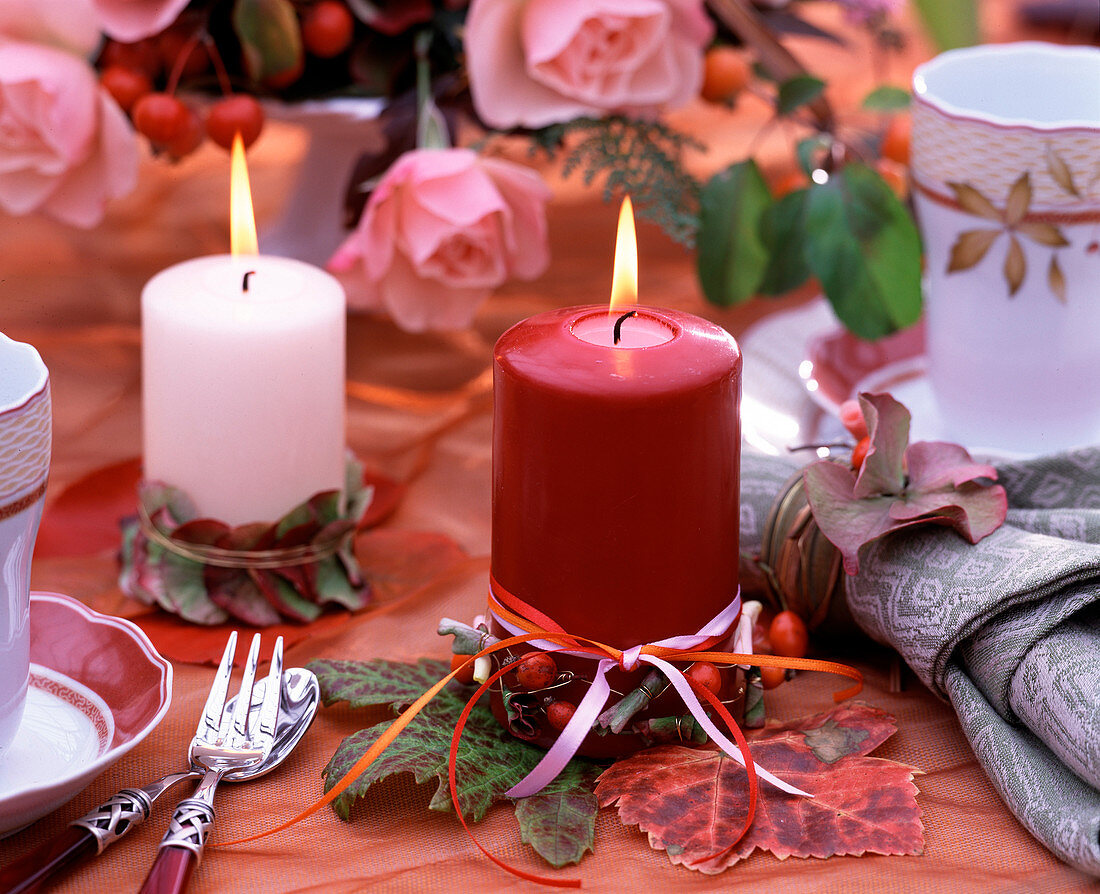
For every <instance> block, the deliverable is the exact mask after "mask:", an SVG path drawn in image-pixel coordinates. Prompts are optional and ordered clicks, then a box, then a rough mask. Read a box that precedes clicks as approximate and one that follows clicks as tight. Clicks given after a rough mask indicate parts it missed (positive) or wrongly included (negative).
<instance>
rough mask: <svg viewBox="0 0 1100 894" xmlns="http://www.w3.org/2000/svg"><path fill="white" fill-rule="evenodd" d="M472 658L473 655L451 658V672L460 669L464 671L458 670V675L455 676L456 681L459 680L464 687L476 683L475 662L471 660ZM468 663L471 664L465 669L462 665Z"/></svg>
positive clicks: (453, 656)
mask: <svg viewBox="0 0 1100 894" xmlns="http://www.w3.org/2000/svg"><path fill="white" fill-rule="evenodd" d="M471 658H473V656H472V655H452V656H451V670H458V669H459V668H462V670H458V673H457V674H455V679H456V680H458V682H459V683H461V684H462V685H463V686H469V685H471V684H472V683H473V682H474V662H473V661H471V660H470V659H471ZM467 661H469V662H470V663H469V664H467V665H466V666H465V667H462V665H463V664H464V663H465V662H467Z"/></svg>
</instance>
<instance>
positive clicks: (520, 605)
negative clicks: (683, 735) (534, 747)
mask: <svg viewBox="0 0 1100 894" xmlns="http://www.w3.org/2000/svg"><path fill="white" fill-rule="evenodd" d="M493 584H494V587H493V589H491V590H490V593H489V608H490V609H491V610H492V611H493V612H495V613H496V614H497V615H498V616H499V617H501V618H504V619H506V620H508V622H509V623H511V624H513V625H515V626H517V627H520V628H521V629H523V630H524V631H525V632H524V633H523V634H521V635H517V636H510V637H507V638H505V639H501V640H498V641H497V642H495V643H493V644H492V645H490V646H487V647H486V648H484V649H482V650H481V651H479V652H478V653H477V654H476V655H471V656H470V657H469V658H468V659H467V660H466V661H465V662H464V663H463V664H462V665H461V666H460V667H458V668H455V669H454V670H452V671H451V672H450V673H449V674H447V675H446V676H444V677H443V678H442V679H441V680H440V681H439V682H438V683H436V684H435V685H433V686H432V687H431V688H429V689H428V690H427V691H426V692H425V693H424V694H423V695H421V696H420V697H419V698H418V699H416V701H414V702H413V703H412V704H411V705H410V706H409V707H408V708H406V709H405V710H404V711H402V712H401V714H400V715H399V716H398V717H397V719H396V720H395V721H394V722H393V723H392V724H390V726H389V727H388V728H387V729H386V730H385V731H384V732H383V733H382V735H381V736H380V737H379V738H378V739H377V740H376V741H375V742H374V744H373V745H371V746H370V748H368V749H367V751H366V752H365V753H364V754H363V755H362V757H360V758H359V760H357V761H356V762H355V763H354V764H353V765H352V767H351V768H350V769H349V770H348V771H347V772H346V773H345V774H344V775H343V776H342V777H341V778H340V779H339V780H338V781H337V782H336V784H335V785H333V787H332V788H331V789H329V790H328V791H327V792H326V793H325V794H324V795H323V796H322V797H321V798H320V799H318V800H317V801H316V802H314V803H313V804H311V805H310V806H309V807H307V808H306V809H305V810H303V811H302V812H301V813H299V814H298V815H297V816H294V817H292V818H291V819H289V820H287V821H286V822H283V823H281V824H279V825H278V826H275V827H274V828H272V829H269V830H267V831H266V832H260V833H257V834H255V835H250V836H247V837H244V838H238V839H234V840H233V841H229V842H225V843H224V844H222V845H221V846H222V847H228V846H230V845H234V844H243V843H245V842H248V841H255V840H257V839H259V838H264V837H266V836H268V835H273V834H275V833H276V832H281V831H282V830H284V829H287V828H289V827H290V826H293V825H295V824H296V823H298V822H301V821H302V820H304V819H306V818H307V817H309V816H312V815H313V814H314V813H316V812H317V811H318V810H320V809H321V808H322V807H325V806H326V805H328V804H331V803H332V802H333V801H334V800H336V798H338V797H339V796H340V795H341V794H343V793H344V792H345V791H346V790H347V789H348V787H349V786H350V785H351V784H352V783H353V782H354V781H355V780H356V779H357V778H358V777H359V776H360V775H361V774H362V773H363V772H364V771H365V770H366V769H367V768H368V767H369V766H370V765H371V764H372V763H374V761H375V760H376V759H377V758H378V757H379V755H381V754H382V752H384V751H385V750H386V749H387V748H388V747H389V746H390V744H391V743H392V742H393V740H394V739H396V738H397V736H398V735H400V733H401V732H402V730H404V729H405V727H407V726H408V725H409V723H410V722H412V720H413V718H415V717H416V716H417V714H419V713H420V711H421V710H423V708H424V707H425V706H426V705H427V704H428V702H430V701H431V700H432V699H433V698H435V696H436V695H438V694H439V692H440V691H441V690H442V689H443V688H444V687H445V686H446V685H447V684H448V683H449V682H450V681H451V680H453V679H454V678H455V676H456V674H457V673H458V672H459V671H460V670H462V668H464V667H466V666H467V665H469V664H470V662H472V661H476V660H477V659H478V658H482V657H484V656H487V655H493V654H495V653H497V652H502V651H504V650H507V649H510V648H512V647H513V646H518V645H521V644H524V643H531V642H532V641H535V640H542V641H545V642H550V643H554V644H556V645H559V646H561V647H562V649H561V650H569V651H579V652H585V653H589V654H592V655H595V656H598V657H601V658H611V659H613V660H614V661H615V662H616V663H619V664H620V665H621V664H622V660H623V656H624V651H623V650H621V649H617V648H615V647H614V646H609V645H606V644H604V643H600V642H598V641H596V640H592V639H589V638H587V637H584V636H577V635H575V634H570V633H567V632H566V631H565V630H564V629H563V628H561V627H560V626H559V625H558V624H557V623H555V622H554V621H553V619H552V618H550V617H549V616H548V615H546V614H545V613H543V612H540V611H539V610H538V609H536V608H534V607H532V606H529V605H527V604H526V603H524V602H523V601H522V600H520V599H518V598H517V597H515V596H514V595H513V594H511V593H508V592H507V591H506V590H504V589H503V588H501V587H500V586H499V584H497V583H496V581H493ZM505 603H508V604H507V605H506V604H505ZM509 605H510V606H511V608H510V607H509ZM724 638H726V635H722V636H715V637H709V638H708V639H706V640H704V641H703V642H701V643H700V644H699V645H698V646H697V647H695V648H693V649H675V648H670V647H667V646H656V645H646V646H642V647H641V649H640V651H641V653H643V654H646V655H651V656H654V657H656V658H660V659H664V660H673V661H675V660H680V661H710V662H718V663H723V664H752V665H756V666H765V667H783V668H793V669H798V670H819V671H826V672H828V673H834V674H839V675H842V676H846V677H850V678H852V679H854V680H855V681H856V683H855V685H854V686H852V687H850V688H848V689H846V690H844V691H842V692H838V693H834V695H833V698H834V700H836V701H838V702H839V701H841V700H843V699H845V698H849V697H850V696H853V695H855V694H856V693H858V692H859V691H860V689H861V688H862V686H863V676H862V674H861V673H860V672H859V671H858V670H857V669H855V668H852V667H848V666H847V665H844V664H839V663H837V662H833V661H818V660H815V659H809V658H786V657H783V656H777V655H754V654H751V653H750V654H744V653H739V652H715V651H710V649H711V648H712V647H713V646H715V645H717V643H718V642H719V641H720V640H722V639H724ZM555 651H558V650H555ZM514 664H515V663H514V662H509V663H507V664H505V666H503V667H501V668H500V669H499V670H497V671H496V672H494V673H493V674H492V675H491V676H490V677H489V679H488V680H486V681H485V682H484V683H482V684H481V686H480V687H479V688H478V689H477V691H476V692H475V693H474V694H473V696H471V698H470V699H469V701H468V702H467V703H466V707H465V708H464V709H463V711H462V714H461V715H460V717H459V720H458V723H457V724H456V726H455V730H454V734H453V736H452V737H451V749H450V754H449V757H448V774H447V775H448V784H449V788H450V793H451V802H452V804H453V805H454V808H455V813H456V814H457V815H458V818H459V821H460V822H461V823H462V827H463V829H465V831H466V833H467V835H469V837H470V839H471V840H472V841H473V842H474V844H475V845H476V846H477V848H478V849H479V850H480V851H481V852H482V853H483V854H484V855H485V856H486V857H488V858H489V859H490V860H491V861H492V862H493V863H494V864H496V865H497V866H499V867H500V868H502V869H504V870H505V871H507V872H509V873H511V874H512V875H515V876H517V877H519V878H522V879H525V880H527V881H532V882H537V883H539V884H544V885H549V886H552V887H564V888H579V887H580V885H581V883H580V880H579V879H557V878H551V877H547V876H540V875H536V874H534V873H529V872H526V871H524V870H522V869H518V868H516V867H513V866H510V865H509V864H507V863H505V862H504V861H502V860H500V859H499V858H497V857H495V856H493V855H492V854H491V853H489V851H487V850H486V849H485V848H484V847H482V845H481V844H480V843H479V842H478V840H477V838H476V837H475V836H474V835H473V832H472V831H471V830H470V827H469V825H468V824H467V822H466V819H465V817H464V816H463V815H462V810H461V808H460V806H459V800H458V780H457V774H456V766H457V759H458V745H459V742H460V740H461V738H462V732H463V730H464V729H465V726H466V722H467V720H468V719H469V716H470V712H471V711H472V710H473V708H474V706H475V705H476V704H477V701H478V700H479V699H480V698H481V696H482V695H484V694H485V692H487V691H488V689H489V688H490V687H491V686H492V685H493V683H495V682H496V681H497V680H499V679H500V677H502V676H503V675H504V674H506V673H508V671H509V670H511V669H512V668H513V667H514ZM688 682H689V684H690V685H691V687H692V690H693V691H694V692H695V693H696V694H697V695H699V696H702V697H703V698H704V699H705V700H706V701H707V702H708V703H709V704H710V706H711V707H712V708H714V710H715V712H716V713H717V714H718V715H719V716H720V717H721V719H722V722H723V723H724V724H725V725H726V727H727V728H728V729H729V731H730V733H731V734H732V735H733V736H734V738H735V740H736V742H737V746H738V749H739V750H740V751H741V753H742V756H743V757H744V758H745V769H746V772H747V774H748V783H749V803H748V809H747V811H746V816H745V820H744V823H743V825H742V827H741V830H740V831H739V832H738V834H737V837H736V838H735V839H734V840H733V841H732V842H731V843H730V844H729V845H728V846H727V847H726V848H725V849H724V850H723V851H721V852H719V853H718V854H715V855H714V856H715V857H718V856H721V855H722V854H724V853H727V852H728V851H729V849H730V848H732V847H735V846H736V844H737V842H738V841H740V840H741V838H743V837H744V835H745V833H746V832H748V830H749V828H750V826H751V825H752V820H753V817H754V815H755V812H756V802H757V789H758V783H757V778H756V770H755V765H754V763H753V760H752V755H751V753H750V751H749V747H748V742H747V740H746V739H745V736H744V734H743V733H742V732H741V729H740V727H739V726H738V724H737V722H736V721H735V720H734V718H733V716H732V715H731V714H730V713H729V711H728V710H727V708H726V707H725V705H723V704H722V703H721V701H720V700H719V699H718V697H717V696H716V695H714V693H712V692H711V691H710V690H709V689H706V688H705V687H702V686H699V685H698V684H696V683H694V682H693V681H690V680H689V681H688Z"/></svg>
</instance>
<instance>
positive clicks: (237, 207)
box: [229, 133, 260, 255]
mask: <svg viewBox="0 0 1100 894" xmlns="http://www.w3.org/2000/svg"><path fill="white" fill-rule="evenodd" d="M229 246H230V251H231V252H232V254H234V255H255V254H259V253H260V249H259V243H258V242H257V240H256V215H255V212H254V211H253V210H252V188H251V187H250V186H249V183H248V165H247V164H246V163H245V160H244V141H243V140H242V139H241V135H240V133H238V134H237V135H236V136H234V137H233V154H232V158H231V161H230V177H229Z"/></svg>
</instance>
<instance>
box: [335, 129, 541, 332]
mask: <svg viewBox="0 0 1100 894" xmlns="http://www.w3.org/2000/svg"><path fill="white" fill-rule="evenodd" d="M549 198H550V190H549V189H548V188H547V186H546V184H544V183H543V182H542V180H541V178H540V177H539V176H538V174H536V173H535V172H534V171H532V170H530V169H529V168H525V167H521V166H520V165H517V164H513V163H511V162H508V161H502V160H499V159H494V158H482V157H480V156H479V155H478V154H477V153H476V152H473V151H471V150H469V149H416V150H413V151H412V152H406V153H405V154H404V155H402V156H401V157H400V158H399V159H398V160H397V161H396V162H394V164H393V165H392V166H391V167H390V169H389V170H388V171H387V172H386V174H385V176H383V177H382V180H381V181H380V182H379V184H378V186H377V187H376V188H375V190H374V192H373V193H371V196H370V199H369V201H368V202H367V206H366V208H365V209H364V211H363V216H362V218H360V220H359V225H358V227H356V229H355V232H353V233H352V234H351V235H350V236H349V237H348V239H347V240H346V241H345V242H344V244H343V245H342V246H341V247H340V248H339V249H338V250H337V252H336V254H335V255H333V257H332V260H330V261H329V267H330V269H332V270H333V271H334V272H337V273H347V272H349V271H351V270H352V269H354V267H355V266H356V264H357V263H358V262H362V272H363V274H364V278H365V290H364V292H363V294H362V295H357V294H356V291H357V290H356V289H355V288H352V289H351V295H352V297H351V303H352V304H357V305H358V306H360V307H366V308H371V309H383V310H385V311H387V312H388V313H389V314H390V316H392V317H393V319H394V321H395V322H396V323H397V325H399V326H400V327H401V328H403V329H407V330H409V331H411V332H422V331H424V330H425V329H459V328H462V327H465V326H468V325H469V324H470V322H471V321H472V320H473V317H474V313H475V312H476V311H477V307H478V305H479V304H481V302H482V301H483V300H485V298H487V297H488V295H489V293H490V292H491V291H492V290H493V289H495V288H496V287H497V286H499V285H501V284H502V283H503V282H504V281H505V280H507V279H508V278H509V277H513V276H515V277H519V278H520V279H533V278H535V277H536V276H539V275H541V274H542V272H543V271H544V270H545V269H546V266H547V264H549V262H550V251H549V246H548V244H547V238H546V202H547V201H548V200H549Z"/></svg>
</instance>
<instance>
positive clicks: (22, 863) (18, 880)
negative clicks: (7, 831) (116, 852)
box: [0, 826, 98, 894]
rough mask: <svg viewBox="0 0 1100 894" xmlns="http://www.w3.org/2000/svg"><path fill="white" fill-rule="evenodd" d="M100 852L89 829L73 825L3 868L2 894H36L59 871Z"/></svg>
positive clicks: (1, 870)
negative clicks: (33, 893)
mask: <svg viewBox="0 0 1100 894" xmlns="http://www.w3.org/2000/svg"><path fill="white" fill-rule="evenodd" d="M97 850H98V847H97V845H96V837H95V835H93V834H92V833H91V832H89V831H88V830H87V829H84V828H81V827H79V826H69V828H67V829H66V830H65V831H64V832H62V833H61V834H60V835H58V836H57V837H56V838H53V839H52V840H50V841H47V842H46V843H45V844H42V845H40V846H39V847H37V848H35V849H34V850H33V851H31V852H30V853H29V854H26V855H24V856H23V857H20V858H19V859H18V860H16V861H14V862H13V863H9V864H8V865H7V866H5V867H4V868H3V869H0V892H2V894H32V892H34V891H37V890H38V889H39V886H40V885H41V884H42V883H43V882H45V881H46V880H47V879H48V878H49V877H50V876H52V875H53V874H54V873H55V872H60V871H61V870H63V869H67V868H69V867H70V866H75V865H76V864H77V863H79V862H80V861H81V860H83V859H84V858H85V857H88V856H91V855H92V854H94V853H95V852H96V851H97Z"/></svg>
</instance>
